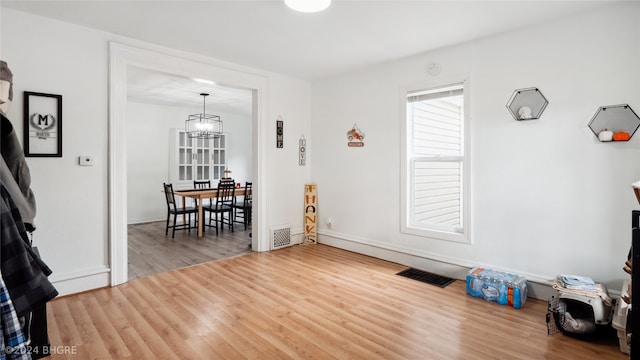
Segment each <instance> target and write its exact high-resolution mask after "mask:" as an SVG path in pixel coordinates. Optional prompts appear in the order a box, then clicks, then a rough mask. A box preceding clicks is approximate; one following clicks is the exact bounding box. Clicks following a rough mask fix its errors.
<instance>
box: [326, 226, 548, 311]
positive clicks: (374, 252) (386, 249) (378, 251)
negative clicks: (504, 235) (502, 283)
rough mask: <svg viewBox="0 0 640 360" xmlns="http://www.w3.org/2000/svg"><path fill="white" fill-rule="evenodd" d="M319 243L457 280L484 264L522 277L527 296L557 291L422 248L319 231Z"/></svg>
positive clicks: (533, 279) (530, 278)
mask: <svg viewBox="0 0 640 360" xmlns="http://www.w3.org/2000/svg"><path fill="white" fill-rule="evenodd" d="M318 242H319V243H320V244H325V245H329V246H333V247H337V248H340V249H344V250H349V251H353V252H357V253H360V254H364V255H368V256H372V257H375V258H379V259H383V260H387V261H392V262H395V263H398V264H402V265H406V266H409V267H414V268H417V269H421V270H424V271H429V272H433V273H436V274H439V275H442V276H447V277H450V278H454V279H458V280H465V278H466V275H467V273H468V272H469V270H471V269H472V268H473V267H474V266H486V267H488V268H492V269H495V270H500V271H507V272H511V273H517V274H520V275H522V276H524V277H525V278H526V279H527V284H528V292H529V295H528V296H529V297H531V298H535V299H540V300H548V299H549V298H550V297H551V296H553V295H555V293H556V291H555V290H554V289H553V288H552V287H551V280H549V279H547V278H545V277H543V276H540V275H535V274H523V273H521V272H518V271H512V270H509V269H499V268H496V267H492V266H490V265H487V264H471V263H469V262H467V261H463V260H461V259H455V258H451V257H446V256H441V255H438V254H432V253H428V252H424V251H415V250H413V249H406V248H402V247H399V246H394V245H390V244H382V243H377V242H375V241H370V240H367V239H361V238H356V237H353V236H349V235H346V234H341V233H337V232H334V231H327V230H322V231H319V232H318Z"/></svg>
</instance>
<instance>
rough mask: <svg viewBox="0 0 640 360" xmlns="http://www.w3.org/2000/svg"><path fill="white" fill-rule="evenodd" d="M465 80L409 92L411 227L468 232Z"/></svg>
mask: <svg viewBox="0 0 640 360" xmlns="http://www.w3.org/2000/svg"><path fill="white" fill-rule="evenodd" d="M463 91H464V88H463V84H456V85H451V86H445V87H440V88H438V89H433V90H429V91H419V92H412V93H409V94H408V96H407V122H408V124H407V125H408V128H409V129H410V131H409V133H408V137H409V139H408V140H409V141H407V145H408V153H409V169H408V170H409V172H410V173H409V174H407V175H408V178H409V182H410V185H409V193H408V198H409V201H408V204H409V209H408V216H409V219H408V222H409V226H412V227H416V228H421V229H428V230H436V231H444V232H452V233H462V232H463V231H464V226H463V224H464V184H463V182H464V173H463V170H464V161H465V151H464V96H463V95H464V94H463Z"/></svg>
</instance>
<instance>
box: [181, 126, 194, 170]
mask: <svg viewBox="0 0 640 360" xmlns="http://www.w3.org/2000/svg"><path fill="white" fill-rule="evenodd" d="M192 140H193V139H191V138H190V137H188V136H187V134H186V133H185V132H180V133H179V134H178V180H179V181H191V180H192V179H193V141H192Z"/></svg>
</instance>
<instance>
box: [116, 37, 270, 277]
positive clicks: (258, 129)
mask: <svg viewBox="0 0 640 360" xmlns="http://www.w3.org/2000/svg"><path fill="white" fill-rule="evenodd" d="M109 50H110V61H109V69H110V86H109V87H110V89H109V99H110V102H109V180H110V181H109V205H110V206H109V230H110V231H109V240H110V244H109V247H110V249H109V254H110V271H111V276H110V278H111V279H110V280H111V285H112V286H115V285H118V284H122V283H124V282H126V281H127V279H128V274H127V273H128V269H127V268H128V254H127V251H128V229H127V224H128V221H127V193H128V187H127V146H126V144H127V130H126V129H127V124H126V118H127V79H128V72H129V69H130V68H131V67H139V68H143V69H150V70H154V71H159V72H163V73H166V74H173V75H176V76H181V77H185V78H200V79H210V80H212V81H214V82H216V83H217V84H221V85H224V86H229V87H235V88H242V89H246V90H248V91H250V92H251V94H252V101H251V107H252V110H251V114H252V115H251V122H252V129H253V133H252V137H251V141H252V144H253V147H252V159H253V162H252V164H253V165H252V171H251V174H252V177H253V183H254V191H253V226H252V234H253V237H252V241H251V246H252V249H253V251H267V250H269V246H268V240H267V237H266V236H265V235H267V233H266V228H267V227H266V226H265V224H266V217H265V213H266V212H265V211H264V208H265V206H266V199H265V195H264V194H265V193H264V192H263V191H262V189H265V188H267V184H266V181H267V179H266V176H264V172H265V167H264V166H263V164H264V163H265V154H266V153H267V151H265V150H266V149H265V146H266V143H267V142H266V141H265V139H264V138H265V132H266V131H265V129H266V126H265V125H264V121H262V119H264V118H266V116H265V108H266V106H264V104H265V99H266V98H267V97H266V89H267V79H266V77H263V76H259V75H255V74H249V73H246V72H243V71H240V70H234V69H230V68H229V66H228V64H226V66H225V67H221V66H219V65H217V64H215V63H212V61H211V59H208V58H202V57H199V56H195V55H194V56H193V57H192V58H191V57H189V58H185V57H184V54H182V53H181V54H180V55H181V56H183V57H179V56H177V55H172V54H165V53H160V52H154V51H150V50H146V49H140V48H135V47H131V46H127V45H122V44H118V43H114V42H112V43H110V44H109ZM263 233H265V234H263Z"/></svg>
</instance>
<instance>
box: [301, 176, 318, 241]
mask: <svg viewBox="0 0 640 360" xmlns="http://www.w3.org/2000/svg"><path fill="white" fill-rule="evenodd" d="M317 190H318V189H317V187H316V185H314V184H305V185H304V240H303V241H302V244H303V245H308V244H315V243H316V242H317V240H316V239H317V237H316V233H317V224H318V197H317V193H318V191H317Z"/></svg>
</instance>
